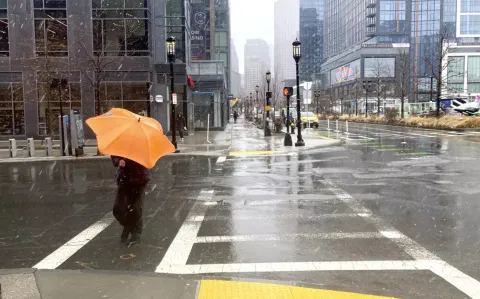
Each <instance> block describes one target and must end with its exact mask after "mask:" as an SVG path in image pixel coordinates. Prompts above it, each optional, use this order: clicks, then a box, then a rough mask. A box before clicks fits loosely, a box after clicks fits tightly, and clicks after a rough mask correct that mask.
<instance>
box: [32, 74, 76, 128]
mask: <svg viewBox="0 0 480 299" xmlns="http://www.w3.org/2000/svg"><path fill="white" fill-rule="evenodd" d="M62 80H63V82H62ZM37 82H38V83H37V93H38V129H39V132H38V133H39V135H42V136H47V135H58V134H59V124H58V122H59V121H58V117H59V116H60V111H61V109H60V106H62V107H61V108H62V110H63V114H64V115H68V114H69V113H70V110H72V109H73V110H77V111H81V109H82V92H81V86H80V74H79V73H78V72H72V73H68V72H55V73H47V72H39V73H38V74H37Z"/></svg>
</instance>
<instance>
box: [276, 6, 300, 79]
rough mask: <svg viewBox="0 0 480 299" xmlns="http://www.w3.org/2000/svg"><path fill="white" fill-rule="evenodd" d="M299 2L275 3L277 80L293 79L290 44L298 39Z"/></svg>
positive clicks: (293, 67)
mask: <svg viewBox="0 0 480 299" xmlns="http://www.w3.org/2000/svg"><path fill="white" fill-rule="evenodd" d="M298 1H299V0H278V1H277V2H275V12H274V18H275V32H274V37H275V45H274V61H275V70H274V72H275V73H274V76H275V77H276V78H278V79H279V80H285V79H293V78H295V61H294V60H293V50H292V42H293V41H294V40H295V38H297V37H298V28H299V24H300V19H299V13H300V8H299V2H298Z"/></svg>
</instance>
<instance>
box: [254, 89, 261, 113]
mask: <svg viewBox="0 0 480 299" xmlns="http://www.w3.org/2000/svg"><path fill="white" fill-rule="evenodd" d="M259 91H260V87H259V86H258V85H257V86H255V92H256V93H257V99H256V100H255V107H256V108H257V113H256V118H257V119H258V92H259Z"/></svg>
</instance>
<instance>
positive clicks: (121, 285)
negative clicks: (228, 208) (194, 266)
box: [0, 269, 386, 299]
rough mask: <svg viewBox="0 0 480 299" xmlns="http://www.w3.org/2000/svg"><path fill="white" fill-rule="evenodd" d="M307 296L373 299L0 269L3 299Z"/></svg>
mask: <svg viewBox="0 0 480 299" xmlns="http://www.w3.org/2000/svg"><path fill="white" fill-rule="evenodd" d="M65 298H73V299H77V298H80V299H94V298H115V299H132V298H135V299H152V298H155V299H156V298H159V299H231V298H237V299H251V298H257V299H262V298H264V299H271V298H275V299H303V298H331V299H338V298H356V299H362V298H369V299H376V298H378V299H380V298H386V297H377V296H372V295H367V294H354V293H347V292H338V291H331V290H322V289H319V288H318V286H316V285H304V284H294V283H283V284H282V282H265V281H235V280H232V279H231V278H230V279H227V278H223V279H222V278H208V277H200V276H188V277H185V276H183V277H182V276H179V275H165V274H149V273H131V272H129V273H127V272H114V271H91V270H86V271H72V270H36V269H14V270H0V299H65Z"/></svg>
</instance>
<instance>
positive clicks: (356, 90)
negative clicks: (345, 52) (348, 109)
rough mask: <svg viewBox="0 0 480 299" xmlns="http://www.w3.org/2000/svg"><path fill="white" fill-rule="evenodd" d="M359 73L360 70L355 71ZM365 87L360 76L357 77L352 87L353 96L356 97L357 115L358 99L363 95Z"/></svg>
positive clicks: (356, 108) (356, 114)
mask: <svg viewBox="0 0 480 299" xmlns="http://www.w3.org/2000/svg"><path fill="white" fill-rule="evenodd" d="M355 73H356V74H358V72H357V71H356V72H355ZM363 92H364V89H363V87H362V81H361V80H360V78H355V83H354V85H353V88H352V93H353V97H354V99H355V116H358V100H359V97H362V95H363Z"/></svg>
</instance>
